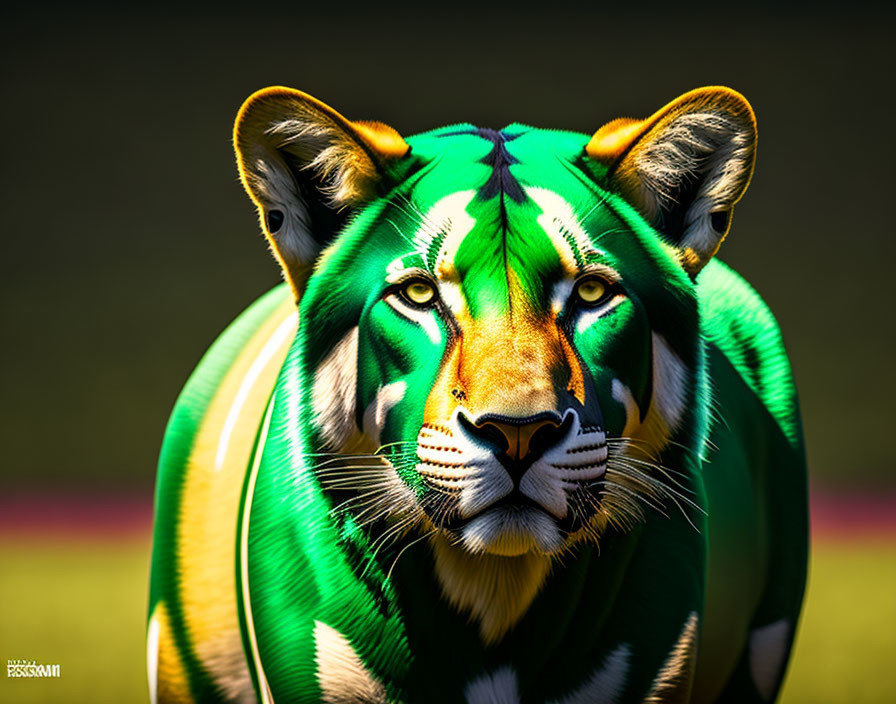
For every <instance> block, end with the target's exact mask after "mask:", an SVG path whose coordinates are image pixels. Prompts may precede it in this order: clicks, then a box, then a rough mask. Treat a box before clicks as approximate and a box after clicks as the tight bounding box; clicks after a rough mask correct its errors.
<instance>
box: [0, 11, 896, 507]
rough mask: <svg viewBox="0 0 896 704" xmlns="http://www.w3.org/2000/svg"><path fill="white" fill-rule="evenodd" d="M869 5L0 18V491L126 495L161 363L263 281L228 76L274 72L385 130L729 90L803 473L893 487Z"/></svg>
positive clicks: (749, 260)
mask: <svg viewBox="0 0 896 704" xmlns="http://www.w3.org/2000/svg"><path fill="white" fill-rule="evenodd" d="M630 10H631V12H630ZM634 10H637V13H638V16H637V17H636V16H635V15H634V14H632V12H633V11H634ZM892 27H893V15H892V14H881V12H880V11H878V10H875V9H873V8H872V7H870V6H864V5H861V4H860V5H855V4H852V5H850V6H849V8H847V9H836V8H834V7H833V6H821V7H819V6H817V5H809V4H806V5H804V6H801V7H794V8H791V9H787V10H781V9H780V8H778V9H772V7H771V5H764V6H763V5H760V6H752V9H750V10H747V9H746V8H744V9H743V10H741V11H739V12H736V13H734V12H731V13H728V14H725V11H722V10H720V9H719V7H718V6H714V5H712V4H709V3H705V4H702V5H699V4H698V5H697V6H690V7H689V9H688V10H687V11H681V10H679V11H677V12H676V11H675V10H674V9H673V8H671V7H670V6H668V5H663V4H660V3H647V4H644V3H639V4H637V5H636V6H635V5H632V6H631V8H629V7H628V5H624V4H618V5H615V6H601V5H600V4H597V3H594V4H589V5H587V6H582V7H574V6H569V5H563V4H558V3H554V2H550V3H545V4H544V5H543V6H538V5H521V4H518V3H517V4H508V5H504V6H500V7H486V6H485V5H484V4H482V5H471V4H469V5H464V4H441V5H427V6H424V5H419V6H418V5H414V4H406V5H404V6H403V7H401V8H399V9H395V10H392V9H390V8H389V7H387V6H384V5H380V4H376V5H374V4H370V5H369V6H363V5H351V4H349V5H346V4H345V3H339V4H335V3H331V4H327V5H325V6H323V7H321V6H318V7H315V8H314V9H313V10H309V9H308V8H303V7H302V6H301V4H299V3H294V4H285V3H284V4H281V5H279V6H262V5H257V4H256V5H253V4H247V5H245V6H241V7H235V6H234V7H230V8H226V7H225V8H222V7H220V6H217V7H214V8H212V7H209V8H208V9H207V10H200V9H194V10H183V9H181V10H178V11H175V10H173V9H162V8H159V9H156V10H152V11H150V10H132V11H122V10H115V11H112V10H108V9H102V8H100V7H93V8H90V7H86V8H81V9H79V10H77V11H72V10H63V9H62V8H53V7H52V6H51V9H48V10H45V11H43V12H41V11H18V12H17V13H14V14H12V15H8V16H7V17H6V18H5V19H4V20H3V21H2V22H0V52H2V56H0V59H2V61H0V71H2V87H3V96H4V100H3V109H2V110H0V134H2V135H3V138H2V140H3V141H2V145H3V146H2V155H0V178H2V189H0V198H2V207H0V232H2V239H0V241H2V250H0V263H2V277H0V286H2V296H0V311H2V327H0V331H2V332H0V338H2V344H0V355H2V362H0V375H2V377H0V388H2V425H0V447H2V448H3V451H2V455H0V456H2V468H0V483H2V484H0V491H5V490H13V489H23V490H24V489H29V488H35V487H37V488H43V487H53V488H54V490H56V491H59V492H62V493H65V492H73V494H74V493H75V492H78V491H83V492H94V491H97V490H100V489H102V490H110V491H112V490H119V489H121V490H129V491H137V492H143V491H146V493H147V496H148V495H149V492H150V491H151V489H150V487H151V486H152V482H153V476H154V471H155V461H156V454H157V452H158V448H159V445H160V441H161V437H162V432H163V429H164V424H165V421H166V418H167V414H168V413H169V411H170V409H171V406H172V404H173V402H174V399H175V397H176V395H177V393H178V391H179V390H180V387H181V385H182V384H183V382H184V381H185V379H186V377H187V375H188V374H189V373H190V371H191V370H192V368H193V366H194V365H195V363H196V362H197V360H198V359H199V357H200V355H201V354H202V352H203V351H204V350H205V349H206V347H207V346H208V345H209V344H210V343H211V342H212V340H213V339H214V337H215V336H216V335H217V333H218V332H219V331H220V330H221V329H222V328H223V327H224V326H225V325H226V324H227V323H228V322H229V321H230V320H231V319H232V318H233V317H234V316H235V315H236V314H237V313H238V312H239V311H241V310H242V309H243V308H244V307H245V306H246V305H247V304H248V303H249V302H250V301H251V300H252V299H253V298H255V297H256V296H257V295H259V294H261V293H262V292H264V291H265V290H266V289H268V288H269V287H270V286H271V285H273V284H274V283H276V282H277V281H278V278H279V273H278V271H277V269H276V267H275V265H274V263H273V260H272V259H271V258H270V256H269V255H268V254H267V253H266V251H265V244H264V241H263V239H262V238H261V236H260V234H259V230H258V226H257V222H256V218H255V214H254V212H253V209H252V207H251V206H250V203H249V201H248V199H247V198H246V197H245V196H244V194H243V193H242V189H241V187H240V186H239V184H238V182H237V177H236V169H235V166H234V159H233V155H232V149H231V144H230V130H231V125H232V121H233V118H234V116H235V114H236V111H237V109H238V108H239V106H240V104H241V102H242V101H243V99H245V98H246V97H247V96H248V95H249V94H250V93H251V92H252V91H254V90H256V89H258V88H260V87H263V86H266V85H271V84H285V85H289V86H293V87H297V88H301V89H303V90H305V91H308V92H310V93H312V94H313V95H315V96H317V97H319V98H320V99H322V100H324V101H325V102H327V103H329V104H331V105H332V106H334V107H336V108H337V109H339V110H340V111H342V112H343V113H344V114H346V115H347V116H349V117H355V118H367V119H380V120H383V121H385V122H388V123H389V124H391V125H393V126H394V127H396V128H397V129H398V130H399V131H401V132H402V133H405V134H412V133H414V132H417V131H421V130H425V129H428V128H430V127H435V126H438V125H442V124H446V123H450V122H457V121H467V120H469V121H472V122H475V123H477V124H479V125H482V126H491V127H500V126H502V125H504V124H506V123H509V122H513V121H520V122H526V123H530V124H534V125H538V126H546V127H560V128H570V129H576V130H580V131H584V132H592V131H594V130H595V129H597V128H598V127H599V126H600V125H601V124H603V123H604V122H605V121H607V120H610V119H612V118H614V117H617V116H620V115H628V116H645V115H647V114H649V113H651V112H652V111H653V110H655V109H656V108H658V107H660V106H661V105H663V104H664V103H665V102H666V101H668V100H671V99H672V98H674V97H676V96H677V95H679V94H680V93H682V92H684V91H686V90H689V89H691V88H694V87H697V86H700V85H707V84H725V85H729V86H731V87H734V88H736V89H738V90H740V91H741V92H743V93H744V94H745V95H746V96H747V98H748V99H749V100H750V101H751V102H752V104H753V106H754V108H755V110H756V113H757V115H758V120H759V135H760V137H759V158H758V163H757V166H756V173H755V177H754V180H753V184H752V186H751V188H750V190H749V191H748V193H747V195H746V197H745V199H744V200H743V201H742V204H741V205H740V206H738V208H737V209H736V213H735V217H734V226H733V229H732V232H731V234H730V236H729V241H728V242H726V243H725V245H724V247H723V249H722V256H723V258H724V259H725V260H726V261H728V262H729V263H730V264H732V265H733V266H734V267H735V268H737V269H739V270H740V271H741V272H742V273H743V274H745V275H746V277H747V278H748V279H749V280H750V281H751V282H752V283H753V284H754V285H755V286H756V288H757V289H758V290H759V292H760V293H761V294H762V295H763V296H764V297H765V298H766V300H767V301H768V302H769V303H770V305H771V307H772V309H773V310H774V311H775V313H776V314H777V316H778V318H779V320H780V322H781V325H782V328H783V330H784V335H785V340H786V342H787V345H788V347H789V349H790V352H791V356H792V361H793V366H794V369H795V373H796V378H797V383H798V386H799V389H800V393H801V396H802V404H803V409H804V417H805V426H806V436H807V441H808V448H809V460H810V465H811V471H812V475H813V481H814V482H815V484H816V485H817V486H821V487H825V488H836V489H838V490H839V489H841V488H843V489H854V488H861V487H869V486H870V487H873V488H877V487H884V486H894V485H896V471H894V466H893V464H894V462H893V459H894V453H893V450H892V446H893V437H892V436H893V431H892V428H893V425H894V420H896V418H894V411H893V401H892V399H893V398H894V396H896V371H894V364H893V356H894V354H893V352H894V342H896V315H894V313H893V304H894V296H893V292H892V282H893V279H894V276H893V274H892V267H893V259H894V258H893V255H894V252H896V243H894V241H896V240H894V235H896V233H894V215H893V206H892V203H893V195H892V190H893V185H894V176H893V174H894V169H893V164H894V160H896V153H894V140H893V137H892V132H893V130H892V120H893V115H894V97H893V95H894V93H893V90H892V75H893V69H894V68H896V66H894V63H896V62H894V54H893V50H892V48H891V47H892V32H891V30H892Z"/></svg>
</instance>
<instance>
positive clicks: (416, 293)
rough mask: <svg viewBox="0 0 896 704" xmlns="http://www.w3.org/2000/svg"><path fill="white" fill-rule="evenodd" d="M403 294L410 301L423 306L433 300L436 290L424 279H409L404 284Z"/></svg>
mask: <svg viewBox="0 0 896 704" xmlns="http://www.w3.org/2000/svg"><path fill="white" fill-rule="evenodd" d="M404 295H405V298H407V299H408V300H409V301H410V302H411V303H413V304H415V305H418V306H425V305H429V304H430V303H432V302H433V301H434V300H435V297H436V292H435V289H434V288H433V287H432V285H430V284H428V283H426V282H425V281H411V282H409V283H408V284H406V285H405V287H404Z"/></svg>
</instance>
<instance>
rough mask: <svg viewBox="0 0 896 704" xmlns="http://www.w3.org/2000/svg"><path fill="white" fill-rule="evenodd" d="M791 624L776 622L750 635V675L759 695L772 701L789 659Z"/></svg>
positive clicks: (784, 620) (783, 620)
mask: <svg viewBox="0 0 896 704" xmlns="http://www.w3.org/2000/svg"><path fill="white" fill-rule="evenodd" d="M789 638H790V623H789V622H788V621H787V619H781V620H780V621H775V622H774V623H770V624H768V625H767V626H762V627H761V628H757V629H755V630H754V631H753V632H752V633H750V675H751V676H752V678H753V683H754V684H755V685H756V689H757V690H759V694H761V695H762V698H763V699H764V700H765V701H770V700H771V698H772V696H773V695H774V693H775V687H776V686H777V684H778V680H779V679H780V678H781V670H782V668H783V667H784V661H785V659H786V657H787V640H788V639H789Z"/></svg>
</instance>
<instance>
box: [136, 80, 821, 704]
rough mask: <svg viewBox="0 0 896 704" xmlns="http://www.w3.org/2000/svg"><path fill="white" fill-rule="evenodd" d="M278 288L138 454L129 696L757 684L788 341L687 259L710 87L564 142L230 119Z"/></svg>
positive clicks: (789, 410) (697, 216) (268, 115)
mask: <svg viewBox="0 0 896 704" xmlns="http://www.w3.org/2000/svg"><path fill="white" fill-rule="evenodd" d="M233 139H234V146H235V152H236V160H237V165H238V169H239V174H240V178H241V182H242V184H243V185H244V187H245V189H246V191H247V193H248V195H249V197H250V199H251V201H252V202H253V203H254V205H255V206H256V207H257V210H258V214H259V219H260V224H261V229H262V231H263V233H264V236H265V238H266V240H267V242H268V244H269V245H270V249H271V252H272V254H273V256H274V257H275V259H276V260H277V262H278V263H279V265H280V268H281V269H282V273H283V277H284V281H283V283H281V284H279V285H278V286H276V287H275V288H274V289H272V290H271V291H269V292H268V293H267V294H265V295H263V296H262V297H261V298H260V299H258V300H257V301H256V302H255V303H253V304H252V305H251V306H250V307H249V308H248V309H247V310H246V311H245V312H243V313H242V314H241V315H240V316H239V317H238V318H236V319H235V321H234V322H233V323H232V324H231V325H230V326H229V327H228V328H227V330H226V331H225V332H224V333H223V334H222V335H221V337H220V338H219V339H218V340H217V341H216V342H215V343H214V345H213V346H212V347H211V348H210V350H209V351H208V352H207V353H206V355H205V356H204V357H203V359H202V360H201V362H200V363H199V365H198V367H197V368H196V370H195V371H194V372H193V374H192V376H191V377H190V378H189V380H188V381H187V383H186V386H185V387H184V389H183V391H182V393H181V395H180V397H179V398H178V400H177V402H176V404H175V407H174V410H173V412H172V415H171V418H170V421H169V423H168V427H167V430H166V433H165V437H164V441H163V445H162V450H161V455H160V459H159V469H158V479H157V485H156V493H155V514H154V516H155V519H154V534H153V551H152V567H151V580H150V595H149V609H148V622H147V672H148V680H149V693H150V698H151V700H152V701H153V702H263V703H268V702H274V701H276V702H325V703H327V704H348V703H350V702H364V703H366V704H387V703H389V704H398V703H404V704H426V703H442V702H445V703H449V702H450V703H456V702H463V703H465V704H530V703H531V704H535V703H538V704H586V703H589V702H609V703H616V704H625V703H628V702H714V701H722V702H735V701H737V702H771V701H774V700H775V699H776V698H777V696H778V692H779V690H780V688H781V685H782V680H783V677H784V673H785V670H786V665H787V662H788V659H789V655H790V651H791V649H792V646H793V641H794V635H795V629H796V626H797V623H798V618H799V613H800V609H801V603H802V599H803V592H804V588H805V582H806V570H807V555H808V512H807V478H806V461H805V450H804V443H803V438H802V430H801V422H800V416H799V404H798V400H797V394H796V389H795V385H794V381H793V376H792V373H791V369H790V366H789V363H788V359H787V355H786V352H785V349H784V345H783V341H782V336H781V332H780V330H779V327H778V325H777V323H776V321H775V319H774V317H773V316H772V313H771V312H770V310H769V309H768V307H767V306H766V304H765V303H764V302H763V301H762V299H761V298H760V297H759V295H758V294H757V293H756V292H755V291H754V290H753V288H751V286H750V285H749V284H748V283H747V282H746V281H745V280H744V279H743V278H741V277H740V276H739V275H738V274H737V273H736V272H735V271H734V270H733V269H731V268H729V267H728V266H726V265H725V264H723V263H722V262H721V261H720V260H719V259H718V258H716V256H715V255H716V253H717V251H718V250H719V247H720V245H721V243H722V242H723V240H724V239H725V237H726V235H727V234H728V231H729V229H730V227H731V216H732V211H733V208H734V206H735V204H737V203H738V201H739V200H740V198H741V197H742V195H743V194H744V191H745V190H746V188H747V185H748V183H749V181H750V180H751V178H752V174H753V168H754V163H755V158H756V143H757V132H756V120H755V116H754V112H753V110H752V108H751V106H750V104H749V103H748V102H747V100H746V99H745V98H744V97H743V96H742V95H740V94H739V93H737V92H736V91H734V90H731V89H729V88H725V87H719V86H710V87H704V88H699V89H696V90H693V91H690V92H688V93H685V94H683V95H681V96H680V97H678V98H677V99H675V100H673V101H672V102H670V103H668V104H667V105H665V106H664V107H662V108H661V109H659V110H658V111H656V112H655V113H654V114H652V115H651V116H650V117H648V118H646V119H632V118H619V119H615V120H612V121H610V122H607V123H606V124H604V125H603V126H602V127H600V128H599V129H598V130H597V131H596V132H594V133H593V134H592V135H590V136H589V135H586V134H581V133H576V132H571V131H562V130H556V129H538V128H533V127H529V126H526V125H522V124H511V125H509V126H507V127H504V128H503V129H500V130H496V129H492V128H482V127H476V126H474V125H472V124H466V123H464V124H454V125H450V126H447V127H442V128H439V129H435V130H432V131H429V132H425V133H422V134H418V135H416V136H413V137H409V138H404V137H402V136H401V135H400V134H399V133H398V132H397V131H396V130H395V129H393V128H392V127H389V126H388V125H386V124H384V123H381V122H373V121H357V120H356V121H352V120H349V119H347V118H346V117H344V116H343V115H341V114H340V113H339V112H337V111H336V110H335V109H333V108H331V107H329V106H328V105H326V104H324V103H323V102H321V101H319V100H317V99H315V98H313V97H311V96H310V95H308V94H306V93H303V92H300V91H297V90H294V89H291V88H285V87H280V86H276V87H270V88H266V89H263V90H261V91H258V92H256V93H254V94H253V95H252V96H251V97H249V98H248V100H247V101H246V102H245V103H244V104H243V106H242V108H241V109H240V111H239V113H238V116H237V119H236V124H235V127H234V137H233Z"/></svg>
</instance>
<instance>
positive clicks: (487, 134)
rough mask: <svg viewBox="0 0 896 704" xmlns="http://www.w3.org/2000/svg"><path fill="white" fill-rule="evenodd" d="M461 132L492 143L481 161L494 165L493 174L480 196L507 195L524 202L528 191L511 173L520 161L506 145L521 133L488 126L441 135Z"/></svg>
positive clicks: (517, 201) (445, 135)
mask: <svg viewBox="0 0 896 704" xmlns="http://www.w3.org/2000/svg"><path fill="white" fill-rule="evenodd" d="M459 134H472V135H476V136H478V137H482V138H483V139H485V140H488V141H489V142H491V143H492V150H491V151H490V152H489V153H488V154H486V155H485V156H484V157H482V159H480V160H479V161H480V163H482V164H486V165H487V166H491V167H492V173H491V176H489V178H488V181H486V182H485V184H484V185H483V186H482V187H481V188H480V189H479V194H478V195H479V197H480V198H482V199H483V200H489V199H491V198H494V197H495V196H498V195H506V196H507V197H508V198H510V200H512V201H513V202H514V203H522V202H523V201H524V200H525V199H526V193H525V192H524V191H523V188H522V186H520V183H519V181H517V180H516V177H514V175H513V174H512V173H510V165H511V164H518V163H519V161H518V160H517V159H516V158H515V157H514V156H513V155H512V154H510V153H509V152H508V151H507V147H506V146H505V145H506V144H507V142H512V141H513V140H514V139H516V138H517V137H519V136H520V135H519V134H514V135H508V134H505V133H504V132H501V131H499V130H493V129H489V128H488V127H476V128H473V129H469V130H461V131H459V132H446V133H445V134H441V135H439V137H452V136H455V135H459ZM521 134H522V133H521Z"/></svg>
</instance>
